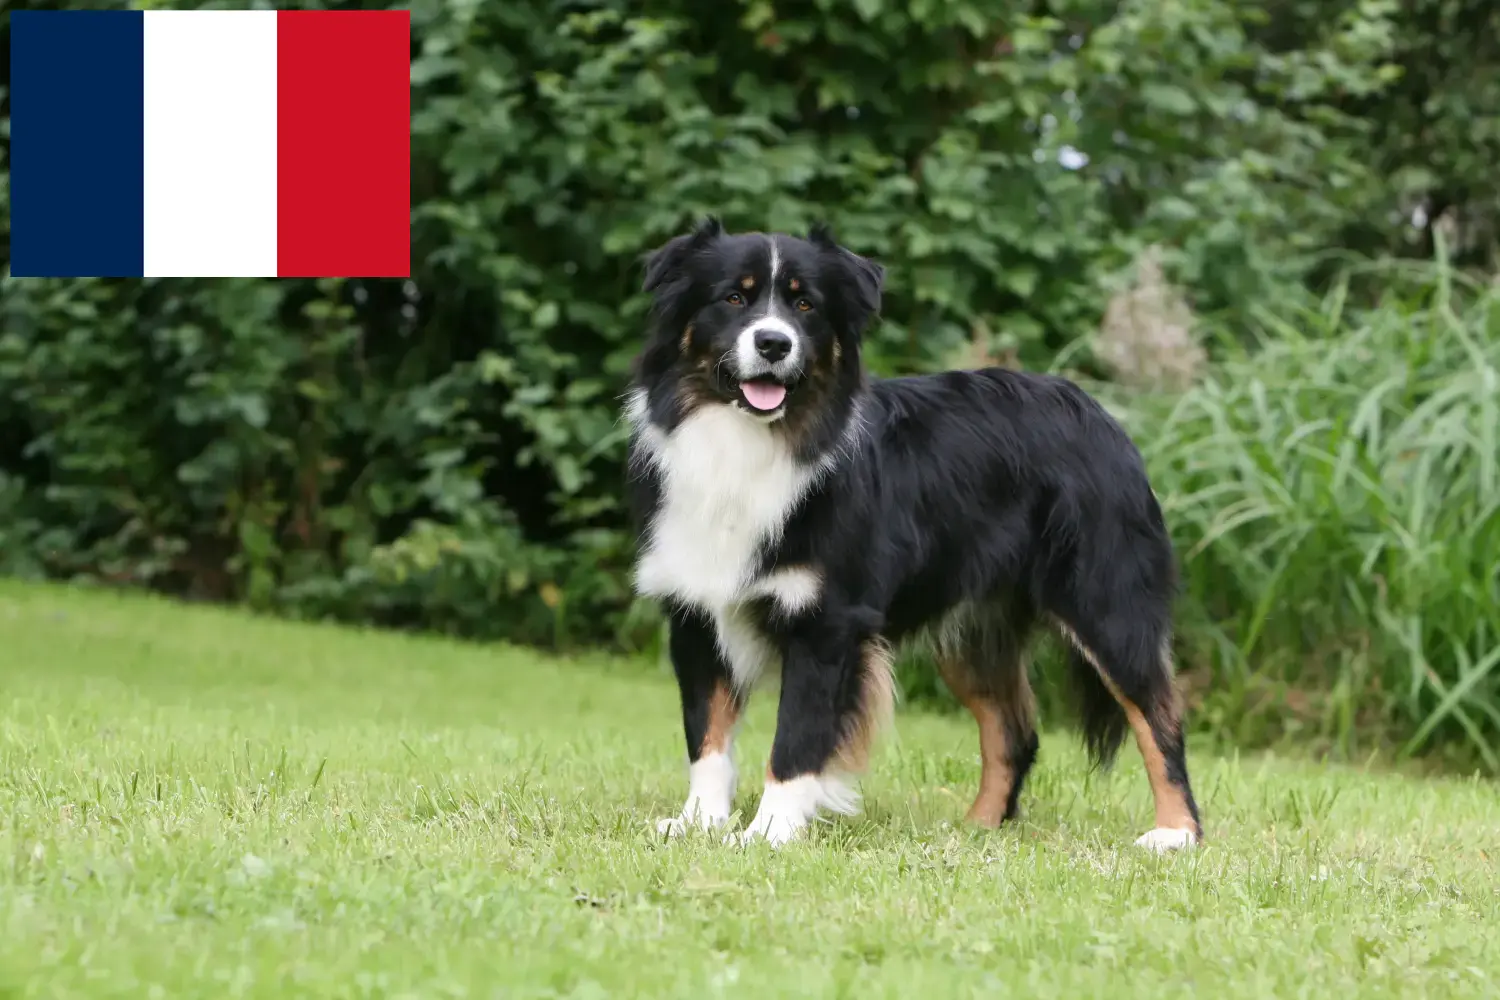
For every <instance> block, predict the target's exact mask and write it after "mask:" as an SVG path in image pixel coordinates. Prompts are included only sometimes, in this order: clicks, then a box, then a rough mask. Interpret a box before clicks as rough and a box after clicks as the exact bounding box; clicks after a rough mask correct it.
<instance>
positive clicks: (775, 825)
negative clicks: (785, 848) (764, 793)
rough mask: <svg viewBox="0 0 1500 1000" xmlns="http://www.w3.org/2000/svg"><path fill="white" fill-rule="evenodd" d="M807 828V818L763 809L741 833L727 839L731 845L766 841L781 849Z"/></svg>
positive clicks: (733, 834)
mask: <svg viewBox="0 0 1500 1000" xmlns="http://www.w3.org/2000/svg"><path fill="white" fill-rule="evenodd" d="M806 827H807V820H806V818H804V817H802V816H800V815H797V814H794V813H788V812H778V811H776V810H766V809H761V810H760V811H759V812H757V813H756V814H755V818H754V819H753V820H751V821H750V825H749V826H747V827H746V828H745V829H744V830H743V831H742V832H740V833H731V834H730V835H729V836H728V837H726V838H725V843H729V844H739V845H742V846H743V845H745V844H751V843H754V842H755V841H757V840H764V841H765V842H766V843H768V844H770V845H771V846H772V847H780V846H781V845H782V844H785V843H786V842H787V841H789V840H792V839H793V838H795V837H796V836H797V835H798V834H799V833H801V832H802V831H803V830H804V829H806Z"/></svg>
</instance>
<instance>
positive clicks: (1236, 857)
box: [0, 583, 1500, 1000]
mask: <svg viewBox="0 0 1500 1000" xmlns="http://www.w3.org/2000/svg"><path fill="white" fill-rule="evenodd" d="M771 694H772V693H771V692H767V693H766V694H765V695H762V697H760V698H759V699H758V700H757V702H756V704H755V710H754V711H752V713H751V715H750V718H749V720H748V723H747V725H746V727H745V729H744V735H743V738H742V740H741V741H740V742H741V749H742V756H741V770H742V775H743V776H744V780H743V782H742V783H743V784H744V785H745V786H746V787H743V788H742V791H741V797H740V803H739V805H740V809H741V811H742V812H743V813H745V814H749V813H750V812H752V811H753V807H754V805H755V799H756V796H757V795H758V787H756V786H757V785H758V778H759V775H760V774H761V771H762V766H763V764H762V762H763V760H764V757H765V754H766V752H767V749H768V747H769V743H770V735H771V720H772V717H773V710H774V704H773V702H774V698H773V697H772V696H771ZM1192 765H1193V767H1194V768H1195V772H1194V777H1195V779H1196V783H1197V788H1198V793H1199V801H1200V803H1201V804H1202V806H1203V808H1204V810H1205V821H1206V827H1207V833H1208V837H1209V843H1208V844H1206V845H1205V846H1204V847H1202V848H1201V849H1199V850H1198V851H1196V852H1192V853H1190V854H1187V855H1183V856H1177V857H1168V858H1156V857H1152V856H1149V855H1147V854H1145V853H1144V852H1142V851H1140V850H1139V849H1137V848H1135V847H1134V846H1133V845H1132V843H1131V841H1132V840H1133V839H1134V838H1135V837H1136V836H1137V835H1138V834H1140V833H1141V832H1142V831H1144V830H1145V829H1147V828H1148V827H1149V826H1150V819H1151V809H1150V803H1149V796H1148V792H1147V787H1146V780H1145V777H1144V773H1143V772H1142V770H1141V768H1140V761H1139V758H1138V756H1137V755H1136V753H1135V751H1134V749H1132V748H1127V749H1126V751H1125V752H1124V753H1122V755H1121V758H1120V761H1119V764H1118V765H1117V766H1116V768H1115V770H1114V771H1113V772H1112V773H1111V774H1109V775H1107V776H1103V777H1100V776H1097V775H1096V776H1094V777H1092V778H1090V777H1089V776H1088V775H1087V772H1086V770H1085V767H1084V761H1083V757H1082V754H1081V753H1080V752H1079V750H1078V748H1077V746H1076V741H1075V740H1074V739H1073V738H1072V736H1071V734H1067V733H1054V734H1051V735H1050V736H1049V737H1048V738H1044V740H1043V744H1042V757H1041V762H1040V763H1039V764H1038V767H1037V770H1036V771H1035V772H1033V775H1034V776H1033V780H1032V782H1031V784H1030V785H1029V788H1028V794H1027V796H1026V797H1025V798H1024V799H1023V805H1024V808H1025V816H1024V819H1023V821H1022V822H1021V823H1019V824H1018V825H1016V826H1014V827H1013V828H1011V829H1008V830H1006V831H1002V832H999V833H983V832H977V831H971V830H967V829H965V828H963V827H961V826H958V825H956V821H957V820H958V818H959V817H960V816H961V815H962V813H963V810H964V809H965V808H966V807H967V805H968V801H969V797H970V796H971V794H972V792H973V790H974V788H975V783H976V781H977V778H978V757H977V753H976V740H975V736H974V733H973V731H972V729H971V728H970V725H969V723H968V722H967V721H966V720H960V719H957V718H942V717H937V716H930V715H923V714H916V713H907V714H903V716H902V717H901V718H900V719H899V734H898V736H897V738H896V739H894V740H891V741H888V742H887V743H886V745H885V749H884V750H883V751H882V752H881V753H880V754H879V755H877V759H876V762H875V765H874V767H873V770H872V773H871V775H870V777H869V778H868V779H867V780H866V781H865V784H864V789H865V803H866V813H865V815H864V816H862V817H860V818H858V819H856V820H852V821H848V820H842V821H839V822H837V823H834V824H829V825H827V826H824V827H821V828H819V829H818V830H817V831H815V833H814V835H813V836H812V837H811V838H809V839H807V840H805V841H803V842H800V843H795V844H793V845H791V846H789V847H786V848H784V849H782V850H781V851H779V852H777V851H774V850H771V849H769V848H767V847H765V846H764V845H755V846H753V847H751V848H749V849H739V848H725V847H722V846H720V845H719V844H718V842H717V841H716V840H715V841H709V840H706V839H702V838H695V839H692V840H689V841H685V842H673V843H662V842H659V841H658V840H657V838H656V837H655V834H654V831H653V829H652V821H654V820H655V819H656V818H657V817H660V816H665V815H669V814H672V813H674V812H675V811H676V809H677V808H678V806H679V805H680V798H681V796H682V794H683V792H684V791H685V784H686V768H685V764H684V755H683V748H682V739H681V735H680V733H679V729H678V718H677V705H676V690H675V688H674V686H673V685H672V683H671V681H670V679H669V678H667V677H665V676H663V675H662V674H661V673H660V672H659V671H658V670H657V669H656V668H655V667H654V666H650V665H643V664H639V663H630V662H619V661H611V660H607V659H604V658H599V659H595V660H587V661H583V662H557V661H551V660H547V659H543V658H540V657H538V656H536V655H534V654H531V653H528V652H520V651H514V650H508V649H503V648H482V647H472V646H464V645H459V644H455V643H447V642H442V641H434V640H423V639H415V638H409V637H402V636H389V635H378V634H368V633H359V632H354V631H348V630H341V629H335V628H326V627H306V626H299V625H293V624H287V623H280V622H274V621H264V620H257V619H252V618H250V617H246V616H242V615H238V614H235V613H232V612H228V611H223V610H219V609H208V608H181V607H177V606H174V605H171V604H168V603H165V602H160V601H155V600H150V599H144V598H140V597H136V596H130V597H126V596H118V595H113V594H106V593H89V592H80V591H72V590H66V589H60V588H51V587H45V588H38V587H26V586H21V585H17V584H3V583H0V997H42V996H46V997H53V996H96V995H97V996H110V995H120V996H142V997H169V998H171V997H186V996H212V997H233V996H261V997H288V996H297V995H318V996H324V995H327V996H350V997H354V996H406V997H417V996H423V997H479V996H484V997H494V996H501V997H561V996H572V997H604V996H644V997H669V996H690V997H694V998H702V997H709V996H718V995H733V996H757V997H760V996H783V995H785V996H793V995H796V996H801V995H815V996H825V995H827V996H857V997H860V998H865V997H877V996H892V997H922V998H932V1000H936V998H939V997H950V996H969V995H990V996H992V995H1001V996H1004V995H1017V996H1020V995H1047V996H1070V997H1071V996H1096V995H1097V996H1109V997H1111V998H1125V997H1135V996H1140V997H1150V998H1152V1000H1159V998H1161V997H1163V996H1166V995H1189V994H1195V993H1199V994H1201V995H1204V996H1215V997H1223V996H1244V997H1266V996H1277V997H1288V996H1310V997H1355V996H1358V997H1360V998H1365V997H1375V996H1392V997H1396V996H1401V997H1411V996H1418V995H1426V996H1440V995H1441V996H1459V995H1463V996H1495V995H1497V994H1500V892H1497V884H1500V878H1497V876H1500V872H1497V866H1496V858H1497V855H1500V794H1497V789H1496V786H1495V785H1494V784H1493V783H1491V782H1487V781H1482V780H1445V781H1432V780H1417V779H1411V778H1405V777H1400V776H1393V775H1388V774H1379V773H1365V772H1362V771H1360V770H1358V769H1348V768H1335V767H1325V766H1319V765H1314V764H1307V763H1298V762H1295V761H1289V760H1284V759H1269V758H1254V759H1252V758H1248V757H1246V758H1217V757H1212V756H1208V755H1205V754H1201V753H1200V754H1194V755H1193V756H1192Z"/></svg>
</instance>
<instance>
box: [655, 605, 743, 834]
mask: <svg viewBox="0 0 1500 1000" xmlns="http://www.w3.org/2000/svg"><path fill="white" fill-rule="evenodd" d="M671 630H672V634H671V655H672V669H673V671H674V672H675V673H676V674H677V686H678V689H679V691H680V693H681V695H682V728H683V733H684V735H685V736H686V737H687V751H688V796H687V801H686V802H685V803H683V806H682V811H681V812H680V813H679V814H678V815H676V816H671V817H668V818H666V819H663V820H660V821H658V822H657V824H656V829H657V831H658V832H659V833H662V834H666V835H668V836H679V835H681V834H682V833H684V832H686V831H687V830H688V829H689V828H692V827H696V828H698V829H702V830H709V829H713V828H714V827H719V826H723V825H724V824H725V823H727V822H729V816H730V813H731V811H732V810H733V808H734V786H735V769H734V731H735V727H736V725H737V724H738V723H739V718H740V712H741V711H742V709H743V708H744V699H743V697H742V696H741V695H740V693H739V692H738V691H737V690H736V689H735V686H734V684H733V683H732V681H731V679H730V671H729V665H728V664H727V663H725V662H724V657H723V655H722V654H721V653H720V651H719V649H718V646H717V644H716V643H715V640H714V627H713V624H712V623H711V621H710V620H709V619H708V618H707V616H705V615H703V614H702V613H700V612H697V611H694V610H692V609H687V608H674V609H672V611H671Z"/></svg>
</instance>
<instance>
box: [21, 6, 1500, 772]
mask: <svg viewBox="0 0 1500 1000" xmlns="http://www.w3.org/2000/svg"><path fill="white" fill-rule="evenodd" d="M66 5H67V6H75V7H91V6H112V5H115V4H110V3H103V2H99V3H94V2H74V3H69V4H66ZM215 5H216V4H204V5H203V6H215ZM222 5H223V6H236V7H241V6H244V4H243V3H239V2H236V3H233V4H222ZM32 6H36V7H41V6H47V7H53V6H57V4H55V3H45V4H44V3H13V4H11V5H10V8H11V9H17V8H26V7H32ZM277 6H287V5H286V4H280V5H277ZM328 6H337V5H334V4H330V5H328ZM348 6H357V5H348ZM412 18H413V53H412V86H413V115H412V156H413V198H414V210H413V249H414V253H413V261H414V267H415V269H416V270H415V273H414V275H413V276H412V278H411V280H409V281H356V280H349V281H201V280H150V281H37V280H29V281H15V280H12V279H8V278H7V279H5V281H4V284H3V285H0V293H3V299H0V572H5V573H9V574H14V575H22V576H37V577H40V576H47V577H61V578H78V577H82V578H88V579H95V580H103V581H108V582H111V583H118V584H129V585H138V586H143V587H150V588H155V589H160V590H165V591H169V592H173V593H177V594H182V595H187V596H192V597H199V598H206V599H214V600H231V601H237V602H243V603H246V604H248V605H250V606H253V607H255V608H259V609H265V610H269V611H275V612H278V613H282V614H288V615H295V616H306V617H324V616H332V617H337V618H341V619H345V620H354V621H361V622H369V623H375V624H381V625H392V626H402V627H419V628H423V629H430V630H438V631H442V632H447V633H452V634H460V635H466V636H474V637H480V638H497V637H504V638H510V639H520V640H524V641H532V642H541V643H547V644H555V645H569V646H571V645H580V644H594V643H609V644H614V645H618V646H623V647H625V648H628V649H643V648H651V647H652V644H653V643H654V642H655V641H656V636H657V635H658V631H657V623H656V620H655V617H654V614H653V612H652V610H651V609H650V608H649V607H645V606H642V605H640V604H638V603H636V602H633V601H632V600H631V597H630V594H629V592H628V588H627V585H626V567H627V566H628V562H629V558H630V543H629V539H628V537H627V536H626V535H625V534H624V533H623V532H622V520H623V519H622V512H621V509H620V502H619V497H620V489H619V486H620V479H619V477H620V457H621V448H622V444H623V434H622V430H621V428H620V426H619V424H618V421H617V398H616V397H617V394H618V393H619V391H620V390H621V388H622V386H623V381H624V377H625V373H626V368H627V364H628V361H629V358H630V357H631V355H632V354H633V352H634V350H635V346H636V342H637V338H638V335H639V320H640V317H641V314H642V310H643V308H644V302H643V301H642V298H641V296H640V295H639V294H638V293H637V288H638V285H639V268H638V262H639V256H640V254H641V253H642V252H644V251H646V250H648V249H650V248H651V247H653V246H655V245H657V244H659V243H660V242H662V241H663V240H665V239H666V238H668V237H669V236H671V235H673V234H675V233H676V232H678V231H680V230H681V229H682V228H683V227H684V226H686V225H687V224H688V223H689V222H690V221H691V219H692V218H693V217H694V216H695V215H698V214H700V213H703V212H707V211H714V212H716V213H718V214H720V215H721V216H723V217H724V219H725V220H726V222H727V223H728V224H729V225H730V226H732V227H736V228H762V229H763V228H777V229H786V228H790V229H797V228H800V227H803V226H805V225H806V224H807V223H809V222H810V221H811V220H813V219H815V218H820V217H822V218H827V219H829V220H831V221H832V222H833V223H834V225H835V226H836V227H837V230H838V232H839V233H840V235H841V237H842V238H843V240H844V241H845V242H846V243H848V244H849V245H850V246H852V247H854V248H856V249H858V250H859V251H861V252H864V253H868V254H872V255H874V256H876V257H878V258H879V259H881V260H882V261H883V262H884V263H885V264H886V265H887V268H888V273H889V283H888V284H889V294H888V298H887V302H886V306H885V319H884V322H883V323H882V324H881V325H880V326H879V328H878V329H877V330H876V331H875V332H874V333H873V334H872V335H871V340H870V357H871V361H872V364H873V365H874V367H875V368H876V369H877V370H879V371H882V372H898V371H901V372H905V371H922V370H929V369H933V368H941V367H947V366H952V365H961V364H977V363H986V362H992V361H998V362H1001V363H1007V364H1018V365H1024V366H1027V367H1049V366H1055V367H1060V368H1064V369H1065V370H1067V371H1069V372H1070V373H1072V374H1075V375H1076V376H1077V377H1079V378H1081V379H1086V380H1089V381H1090V384H1091V385H1093V387H1094V388H1096V389H1097V390H1098V391H1100V392H1101V393H1102V394H1104V395H1105V396H1107V397H1108V398H1109V399H1111V400H1112V402H1113V403H1114V404H1115V405H1116V406H1118V408H1119V411H1120V413H1121V415H1122V417H1123V418H1124V419H1125V420H1126V421H1127V424H1128V426H1129V429H1130V430H1131V432H1132V433H1133V434H1134V435H1135V437H1136V438H1137V440H1138V441H1140V442H1141V444H1142V445H1143V447H1144V448H1145V450H1146V451H1147V452H1148V457H1149V459H1150V462H1151V465H1152V468H1153V472H1154V475H1155V476H1156V478H1157V483H1158V488H1159V491H1160V492H1161V493H1162V495H1163V497H1164V499H1165V501H1166V503H1167V505H1168V508H1169V511H1170V514H1171V520H1172V525H1173V529H1174V531H1175V532H1176V535H1177V541H1178V544H1179V549H1180V552H1181V555H1182V558H1183V561H1184V567H1185V570H1186V577H1187V589H1186V593H1185V595H1184V600H1183V611H1182V615H1183V628H1182V649H1181V651H1180V655H1181V658H1182V660H1183V664H1184V668H1185V672H1186V675H1187V678H1188V680H1189V682H1190V684H1191V685H1192V690H1193V691H1194V692H1195V696H1196V697H1197V698H1198V700H1199V701H1200V702H1201V703H1202V704H1201V706H1200V710H1199V711H1198V712H1197V713H1196V715H1195V718H1196V719H1197V720H1198V723H1199V725H1201V726H1203V727H1206V728H1209V729H1212V730H1213V731H1214V732H1216V733H1219V734H1221V735H1223V736H1224V737H1225V738H1228V739H1234V740H1236V741H1241V742H1257V741H1263V740H1267V739H1273V738H1277V737H1280V736H1284V735H1292V736H1298V737H1301V738H1306V737H1309V736H1312V737H1316V738H1317V739H1318V740H1320V741H1321V742H1322V743H1323V744H1324V745H1325V746H1327V747H1329V748H1331V749H1335V750H1338V751H1340V752H1344V753H1365V752H1367V751H1368V750H1369V749H1370V748H1372V747H1374V746H1378V745H1379V744H1380V742H1381V741H1383V740H1385V739H1386V738H1388V737H1389V736H1390V735H1392V734H1396V735H1398V736H1399V742H1398V743H1397V744H1396V745H1397V746H1399V747H1401V748H1403V749H1406V750H1410V751H1417V750H1421V749H1424V748H1427V747H1430V746H1434V745H1437V746H1443V747H1446V748H1451V750H1452V752H1453V753H1456V754H1458V755H1460V756H1461V757H1462V759H1464V760H1477V761H1479V762H1480V763H1482V764H1484V765H1486V766H1488V767H1489V768H1491V769H1500V767H1497V756H1500V669H1496V666H1497V657H1500V653H1497V648H1500V647H1497V631H1500V623H1497V615H1500V612H1497V610H1496V609H1497V608H1500V580H1497V567H1500V514H1497V506H1496V505H1497V502H1500V501H1497V496H1500V490H1497V488H1496V487H1497V484H1496V463H1497V454H1500V452H1497V448H1500V442H1497V438H1496V433H1497V423H1496V416H1495V408H1496V405H1497V403H1496V398H1497V393H1496V388H1497V381H1496V368H1497V362H1500V357H1497V352H1500V347H1497V345H1500V326H1497V323H1500V319H1497V316H1496V311H1495V308H1496V301H1495V300H1496V294H1497V293H1496V290H1495V288H1494V285H1493V283H1492V279H1491V278H1490V277H1488V276H1489V275H1492V274H1493V273H1494V271H1495V261H1494V250H1495V246H1496V220H1497V218H1500V184H1497V177H1496V174H1495V170H1494V164H1495V163H1497V162H1500V8H1497V7H1496V6H1495V5H1493V4H1491V3H1489V2H1487V0H1408V2H1405V3H1399V4H1398V3H1396V2H1395V0H1279V2H1248V0H1150V2H1147V0H1125V2H1119V0H1110V2H1103V0H1053V2H1043V0H1036V2H1019V0H910V2H907V0H903V2H900V3H898V2H895V0H855V2H852V3H843V2H834V0H783V2H775V3H773V2H771V0H736V2H735V3H733V4H731V5H728V6H726V7H723V8H719V7H716V8H714V9H713V10H712V12H710V10H709V7H708V6H707V5H700V4H698V3H696V2H690V0H646V2H630V3H627V2H625V0H598V2H595V0H568V2H563V3H558V2H555V0H506V2H504V3H480V2H478V0H416V2H414V3H413V4H412ZM7 25H8V21H4V20H0V60H8V58H9V39H8V28H7ZM4 80H5V81H6V82H7V83H8V81H9V72H8V66H7V69H6V72H5V73H4ZM7 108H8V101H7V100H6V99H4V98H0V163H8V156H9V129H8V117H7V113H8V112H7ZM7 183H8V175H7V173H6V171H5V170H4V169H3V166H0V232H3V233H5V234H8V231H9V230H8V217H6V213H7V208H8V194H7ZM0 239H3V240H5V241H7V242H0V273H3V272H4V271H8V266H7V261H8V235H5V236H0ZM1395 258H1407V259H1410V260H1415V261H1419V262H1426V263H1423V264H1412V263H1410V262H1407V263H1402V262H1392V260H1391V259H1395ZM1366 261H1377V262H1378V261H1386V263H1381V264H1362V263H1359V262H1366ZM1205 349H1206V353H1205ZM910 680H911V685H910V688H911V690H912V692H913V693H916V694H920V693H921V692H922V691H924V690H926V689H927V688H926V687H924V683H925V682H924V680H923V676H922V673H921V669H920V664H918V665H916V669H915V671H914V673H912V674H911V676H910Z"/></svg>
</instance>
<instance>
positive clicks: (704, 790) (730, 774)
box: [656, 753, 734, 837]
mask: <svg viewBox="0 0 1500 1000" xmlns="http://www.w3.org/2000/svg"><path fill="white" fill-rule="evenodd" d="M733 807H734V761H733V760H732V759H731V758H730V757H729V755H728V754H723V753H710V754H704V755H703V756H702V757H700V758H699V759H698V760H697V761H695V762H694V763H693V766H692V767H691V768H690V769H689V770H688V797H687V802H685V803H684V804H683V806H682V812H680V813H678V814H677V815H676V816H669V817H667V818H666V819H662V820H657V822H656V832H657V833H659V834H661V835H662V836H664V837H680V836H682V835H683V834H684V833H687V832H688V831H689V830H694V829H696V830H713V829H715V828H717V827H721V826H723V825H724V824H725V823H728V822H729V814H730V813H731V811H732V810H733Z"/></svg>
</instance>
